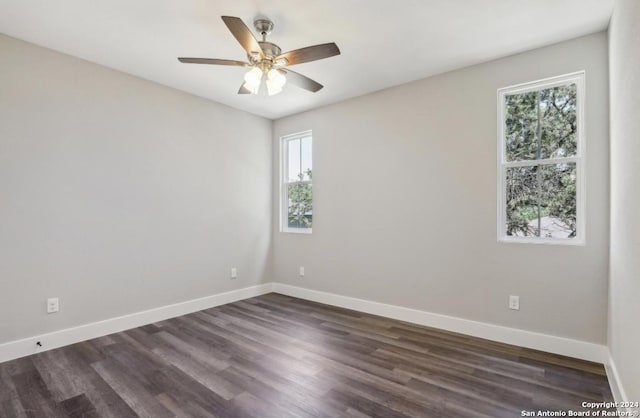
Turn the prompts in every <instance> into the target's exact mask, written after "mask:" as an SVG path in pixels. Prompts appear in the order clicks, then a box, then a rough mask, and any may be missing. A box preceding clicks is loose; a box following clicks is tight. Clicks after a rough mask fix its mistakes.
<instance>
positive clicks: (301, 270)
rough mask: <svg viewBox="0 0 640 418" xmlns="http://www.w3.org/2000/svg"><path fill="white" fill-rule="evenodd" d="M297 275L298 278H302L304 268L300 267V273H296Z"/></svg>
mask: <svg viewBox="0 0 640 418" xmlns="http://www.w3.org/2000/svg"><path fill="white" fill-rule="evenodd" d="M298 274H300V277H304V267H302V266H300V271H299V272H298Z"/></svg>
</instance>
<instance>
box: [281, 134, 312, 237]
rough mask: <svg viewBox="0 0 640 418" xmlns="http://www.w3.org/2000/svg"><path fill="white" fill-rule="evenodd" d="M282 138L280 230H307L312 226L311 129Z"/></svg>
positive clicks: (308, 231) (309, 230) (307, 231)
mask: <svg viewBox="0 0 640 418" xmlns="http://www.w3.org/2000/svg"><path fill="white" fill-rule="evenodd" d="M281 141H282V143H281V147H282V167H281V172H282V204H281V230H282V231H284V232H305V233H310V232H311V227H312V225H313V184H312V179H313V173H312V170H313V149H312V138H311V131H307V132H302V133H299V134H295V135H289V136H285V137H283V138H282V139H281Z"/></svg>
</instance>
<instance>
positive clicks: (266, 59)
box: [178, 16, 340, 96]
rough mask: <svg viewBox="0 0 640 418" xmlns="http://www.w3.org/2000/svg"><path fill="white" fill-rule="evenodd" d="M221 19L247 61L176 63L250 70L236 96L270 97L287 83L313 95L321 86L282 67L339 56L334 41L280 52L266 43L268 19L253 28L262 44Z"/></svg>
mask: <svg viewBox="0 0 640 418" xmlns="http://www.w3.org/2000/svg"><path fill="white" fill-rule="evenodd" d="M222 20H223V22H224V23H225V25H227V28H228V29H229V30H230V31H231V34H232V35H233V36H234V37H235V38H236V40H237V41H238V42H239V43H240V45H241V46H242V47H243V48H244V50H245V51H246V52H247V59H248V61H249V62H243V61H235V60H223V59H215V58H182V57H181V58H178V60H179V61H180V62H182V63H186V64H209V65H231V66H238V67H251V70H249V72H248V73H246V74H245V77H244V79H245V82H244V83H243V84H242V86H241V87H240V90H238V94H249V93H254V94H258V93H259V92H260V91H263V92H265V91H266V93H267V94H268V95H269V96H271V95H274V94H277V93H280V92H281V91H282V87H283V86H284V84H285V83H286V82H287V81H289V82H290V83H291V84H294V85H296V86H298V87H301V88H303V89H305V90H308V91H311V92H313V93H315V92H317V91H319V90H320V89H322V87H323V86H322V84H320V83H318V82H316V81H314V80H312V79H310V78H309V77H306V76H304V75H302V74H299V73H297V72H295V71H292V70H290V69H288V68H285V67H287V66H289V65H295V64H302V63H304V62H310V61H316V60H320V59H323V58H329V57H332V56H335V55H340V50H339V49H338V46H337V45H336V44H335V43H333V42H330V43H327V44H320V45H314V46H309V47H306V48H300V49H296V50H293V51H289V52H285V53H282V49H281V48H280V47H279V46H278V45H276V44H274V43H273V42H269V41H267V35H269V34H270V33H271V31H272V30H273V27H274V24H273V22H272V21H271V20H269V19H257V20H255V21H254V22H253V27H254V28H255V29H256V31H257V32H258V33H259V34H260V35H261V36H262V40H261V41H258V40H257V39H256V38H255V37H254V36H253V34H252V33H251V31H250V30H249V28H248V27H247V26H246V25H245V24H244V22H242V20H241V19H240V18H237V17H233V16H222Z"/></svg>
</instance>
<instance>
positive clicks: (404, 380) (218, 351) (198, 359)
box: [0, 293, 612, 418]
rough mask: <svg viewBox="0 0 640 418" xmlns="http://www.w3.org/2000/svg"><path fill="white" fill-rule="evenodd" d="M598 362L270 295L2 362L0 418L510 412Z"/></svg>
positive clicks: (600, 384) (579, 387) (565, 389)
mask: <svg viewBox="0 0 640 418" xmlns="http://www.w3.org/2000/svg"><path fill="white" fill-rule="evenodd" d="M611 399H612V395H611V391H610V389H609V384H608V381H607V379H606V374H605V372H604V367H603V366H602V365H600V364H596V363H592V362H586V361H582V360H578V359H572V358H567V357H563V356H559V355H555V354H548V353H543V352H540V351H536V350H529V349H525V348H521V347H516V346H511V345H508V344H503V343H498V342H494V341H488V340H483V339H480V338H474V337H469V336H466V335H461V334H456V333H453V332H448V331H442V330H437V329H434V328H429V327H423V326H420V325H416V324H411V323H406V322H402V321H396V320H393V319H389V318H382V317H378V316H374V315H368V314H365V313H361V312H355V311H351V310H348V309H344V308H337V307H332V306H328V305H323V304H319V303H316V302H309V301H305V300H301V299H296V298H292V297H288V296H283V295H279V294H275V293H271V294H267V295H263V296H260V297H256V298H252V299H247V300H244V301H241V302H236V303H232V304H228V305H223V306H218V307H215V308H211V309H206V310H204V311H200V312H195V313H193V314H190V315H185V316H182V317H177V318H172V319H168V320H164V321H160V322H157V323H154V324H149V325H145V326H143V327H139V328H135V329H131V330H128V331H124V332H120V333H116V334H112V335H109V336H104V337H100V338H96V339H94V340H90V341H85V342H82V343H78V344H74V345H71V346H68V347H63V348H59V349H56V350H51V351H47V352H43V353H40V354H36V355H33V356H29V357H25V358H21V359H17V360H14V361H10V362H6V363H2V364H0V417H2V418H5V417H7V418H10V417H11V418H12V417H19V418H25V417H38V418H40V417H56V418H57V417H107V418H128V417H153V418H163V417H202V418H212V417H223V418H236V417H241V418H242V417H256V418H267V417H274V418H282V417H305V418H310V417H326V418H329V417H331V418H334V417H353V418H363V417H385V418H387V417H397V418H403V417H437V418H442V417H480V418H487V417H490V418H497V417H515V416H520V413H521V411H522V410H524V409H531V410H551V411H567V410H575V411H579V410H581V405H580V404H581V403H582V402H583V401H590V402H603V401H610V400H611Z"/></svg>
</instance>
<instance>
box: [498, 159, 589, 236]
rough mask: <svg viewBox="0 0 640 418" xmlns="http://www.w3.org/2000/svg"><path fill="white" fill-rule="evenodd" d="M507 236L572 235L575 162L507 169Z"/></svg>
mask: <svg viewBox="0 0 640 418" xmlns="http://www.w3.org/2000/svg"><path fill="white" fill-rule="evenodd" d="M506 197H507V200H506V203H507V205H506V210H507V225H506V231H507V235H509V236H517V237H523V236H540V237H543V238H575V237H576V208H577V206H576V164H575V163H563V164H548V165H541V166H533V167H510V168H507V196H506Z"/></svg>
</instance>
